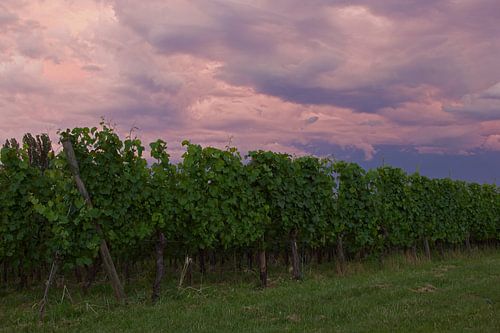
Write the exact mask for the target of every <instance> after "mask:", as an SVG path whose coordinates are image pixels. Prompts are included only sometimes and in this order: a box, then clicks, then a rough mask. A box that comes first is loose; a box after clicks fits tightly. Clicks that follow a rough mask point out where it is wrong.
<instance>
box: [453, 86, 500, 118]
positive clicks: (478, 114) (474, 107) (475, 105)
mask: <svg viewBox="0 0 500 333" xmlns="http://www.w3.org/2000/svg"><path fill="white" fill-rule="evenodd" d="M446 111H448V112H449V113H452V114H459V115H461V116H464V117H466V118H469V119H478V120H490V119H500V82H498V83H496V84H495V85H493V86H491V87H489V88H487V89H485V90H483V91H481V92H479V93H472V94H467V95H465V96H463V98H462V99H461V100H460V101H459V102H457V103H455V104H454V105H450V106H447V107H446Z"/></svg>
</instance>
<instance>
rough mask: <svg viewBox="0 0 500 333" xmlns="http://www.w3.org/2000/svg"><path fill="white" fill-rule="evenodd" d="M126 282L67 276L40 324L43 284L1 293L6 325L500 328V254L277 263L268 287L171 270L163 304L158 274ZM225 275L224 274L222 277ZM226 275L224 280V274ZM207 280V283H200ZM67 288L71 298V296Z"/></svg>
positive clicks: (229, 276) (249, 278)
mask: <svg viewBox="0 0 500 333" xmlns="http://www.w3.org/2000/svg"><path fill="white" fill-rule="evenodd" d="M143 275H147V276H143V277H142V278H141V277H137V278H136V279H134V280H133V281H132V283H131V284H130V285H128V286H127V293H128V295H129V302H128V304H127V305H118V304H116V303H115V302H114V299H113V296H112V293H111V290H110V287H108V285H106V284H105V282H102V281H101V282H100V283H98V284H97V285H95V286H94V287H93V288H92V289H91V292H90V294H89V295H86V296H83V295H81V294H80V290H79V288H78V287H77V286H76V285H75V284H72V283H69V284H68V285H67V289H65V288H64V287H63V286H64V282H62V281H59V286H58V287H57V288H54V289H53V290H52V292H51V300H50V304H49V308H48V309H47V316H46V320H45V323H44V324H38V323H37V311H38V304H37V301H38V300H39V299H40V298H41V295H42V286H40V287H38V288H33V289H31V290H28V291H25V292H11V291H10V290H5V288H4V289H3V290H2V291H1V294H0V331H6V332H10V331H12V332H19V331H26V332H34V331H40V332H53V331H56V332H67V331H75V332H500V252H499V251H498V250H496V251H493V250H489V251H486V252H484V251H483V252H474V253H473V254H469V255H465V254H460V253H448V254H447V255H446V257H445V258H442V259H437V260H433V261H432V262H427V261H420V262H417V263H408V262H406V260H405V259H404V258H403V257H402V256H393V257H390V258H389V259H387V260H386V261H385V263H384V265H383V267H380V266H379V265H378V264H376V263H372V262H364V263H351V264H349V267H348V272H347V274H346V275H344V276H338V275H337V274H335V269H334V266H333V264H332V265H329V264H324V265H321V266H320V267H306V270H305V278H304V280H303V281H299V282H297V281H291V280H290V279H289V278H288V274H287V273H286V272H285V271H276V270H274V271H273V270H272V271H271V275H270V287H269V288H268V289H266V290H260V289H259V288H257V284H256V281H257V278H256V276H255V273H253V272H243V273H241V272H239V273H225V275H224V276H223V277H222V279H221V276H220V274H218V273H213V274H209V275H208V276H204V277H203V281H202V277H201V276H199V275H197V276H195V280H194V282H195V284H194V285H193V286H192V287H190V288H186V289H183V290H177V289H176V287H175V283H176V281H175V280H174V277H173V276H172V274H170V275H169V277H170V279H167V281H165V284H164V286H163V290H162V291H163V295H162V298H161V300H160V302H159V303H158V304H156V305H151V304H150V303H149V296H150V295H149V292H150V288H149V280H151V276H150V273H144V274H143ZM218 280H219V281H218ZM221 280H222V281H224V282H221ZM201 282H203V283H201ZM68 292H69V295H70V297H68Z"/></svg>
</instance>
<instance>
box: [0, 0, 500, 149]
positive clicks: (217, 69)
mask: <svg viewBox="0 0 500 333" xmlns="http://www.w3.org/2000/svg"><path fill="white" fill-rule="evenodd" d="M0 9H1V10H0V12H1V13H2V14H0V29H2V32H3V33H2V34H0V117H1V119H2V121H1V122H0V140H4V139H5V138H7V137H11V136H19V135H20V134H21V133H23V132H27V131H31V132H38V131H49V132H51V133H52V134H53V133H54V132H55V130H56V129H58V128H61V127H73V126H80V125H95V124H96V123H97V122H98V121H99V119H100V117H101V116H105V117H106V118H107V119H110V120H111V121H113V122H116V123H117V124H119V127H120V129H121V130H122V131H123V132H124V133H125V132H127V129H128V128H130V127H132V126H138V127H139V128H141V130H140V132H139V134H140V136H141V137H142V138H144V141H146V142H147V141H151V140H154V139H155V138H157V137H162V138H165V139H167V140H168V141H169V142H173V144H172V148H173V150H174V154H177V155H180V153H181V151H182V150H181V148H180V146H179V144H178V142H179V141H181V140H182V139H184V138H189V139H191V140H192V141H193V142H200V143H203V144H211V145H216V146H219V147H224V146H225V145H226V144H227V143H228V142H229V141H230V140H231V143H233V144H236V145H237V146H238V147H240V148H241V149H242V150H243V151H247V150H250V149H273V150H280V151H287V152H290V153H294V154H305V153H307V152H308V149H309V148H307V147H309V146H310V144H313V143H314V142H323V143H327V144H331V145H335V146H339V147H341V148H345V149H349V148H355V149H358V150H360V151H362V152H363V154H364V156H365V158H366V159H370V158H371V157H372V156H373V155H374V154H375V153H376V152H377V149H378V148H377V147H379V146H383V145H396V146H401V147H415V148H416V149H418V150H419V151H420V152H426V153H429V152H432V153H443V152H445V153H457V154H458V153H459V154H463V153H466V152H470V151H474V150H475V149H489V150H500V145H499V144H498V136H499V135H500V123H498V121H496V120H497V119H499V116H500V113H499V110H500V109H499V107H500V104H499V103H498V102H499V100H500V98H497V97H498V95H499V89H498V82H500V66H498V65H499V63H498V59H497V57H496V55H497V54H498V53H499V52H497V51H500V42H499V40H498V38H496V36H498V33H499V32H500V31H499V30H498V29H499V28H498V25H497V24H496V23H495V22H496V21H495V20H493V19H492V14H491V13H492V12H493V11H494V10H497V9H498V10H500V5H498V4H497V3H496V2H490V1H485V2H481V3H480V2H441V1H438V2H429V1H422V2H418V1H410V2H408V6H406V7H405V6H401V5H400V2H398V1H387V2H383V3H382V2H380V3H379V2H372V1H370V2H368V1H345V2H342V1H339V2H336V3H335V4H332V3H331V2H329V1H320V0H318V1H311V2H302V1H265V0H262V1H201V0H191V1H182V0H175V1H168V2H165V1H159V0H158V1H156V0H155V1H148V2H137V1H94V0H82V1H78V2H67V1H63V0H54V1H50V2H47V1H40V2H39V1H34V2H28V1H24V2H18V1H10V0H9V1H5V2H2V5H1V7H0ZM299 9H300V10H299ZM469 13H475V15H477V16H476V17H469V16H468V15H469Z"/></svg>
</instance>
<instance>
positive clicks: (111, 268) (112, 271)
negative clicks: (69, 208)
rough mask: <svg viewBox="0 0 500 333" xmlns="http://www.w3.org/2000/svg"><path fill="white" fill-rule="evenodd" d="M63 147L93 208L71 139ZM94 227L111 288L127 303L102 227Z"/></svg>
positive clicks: (77, 184)
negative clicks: (98, 237) (98, 235)
mask: <svg viewBox="0 0 500 333" xmlns="http://www.w3.org/2000/svg"><path fill="white" fill-rule="evenodd" d="M61 143H62V145H63V149H64V153H65V154H66V159H67V161H68V165H69V168H70V170H71V173H72V174H73V178H74V179H75V183H76V187H77V188H78V191H79V192H80V194H81V196H82V197H83V198H84V199H85V202H86V204H87V207H89V208H92V201H91V200H90V195H89V193H88V192H87V188H86V187H85V184H84V183H83V181H82V179H81V177H80V169H79V167H78V161H77V160H76V155H75V151H74V150H73V145H72V144H71V141H70V140H69V138H64V139H63V140H61ZM94 226H95V228H96V230H97V232H98V233H99V234H101V236H102V240H101V245H100V248H99V250H100V253H101V258H102V261H103V264H104V268H105V269H106V273H107V275H108V277H109V280H110V281H111V286H112V287H113V290H114V292H115V297H116V299H117V300H118V301H119V302H122V303H123V302H125V299H126V297H127V296H126V295H125V291H124V290H123V285H122V284H121V282H120V278H119V277H118V273H117V272H116V268H115V264H114V263H113V259H112V258H111V254H110V253H109V249H108V244H107V243H106V240H105V239H104V235H103V233H102V230H101V227H100V226H99V224H97V223H94Z"/></svg>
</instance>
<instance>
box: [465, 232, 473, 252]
mask: <svg viewBox="0 0 500 333" xmlns="http://www.w3.org/2000/svg"><path fill="white" fill-rule="evenodd" d="M465 247H466V248H467V251H468V252H470V251H471V250H472V247H471V245H470V233H467V235H466V236H465Z"/></svg>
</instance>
